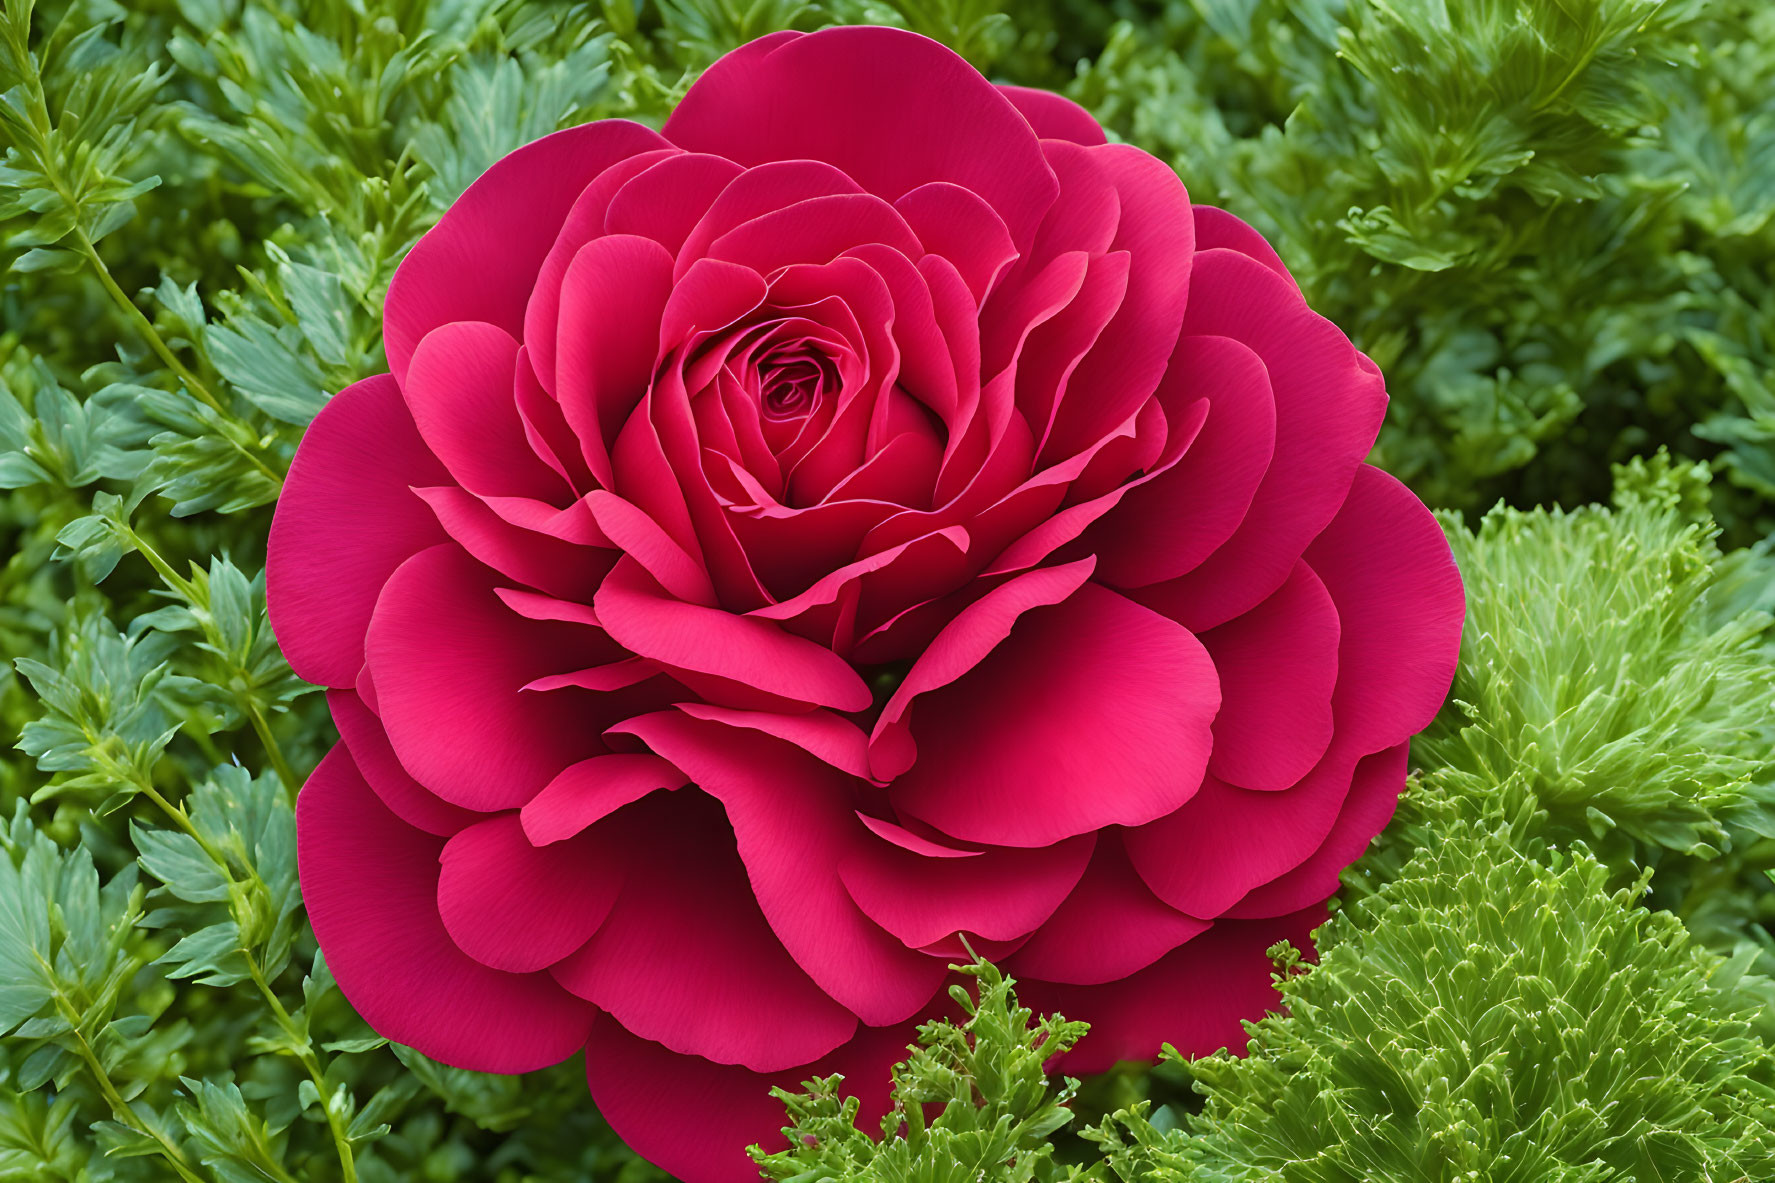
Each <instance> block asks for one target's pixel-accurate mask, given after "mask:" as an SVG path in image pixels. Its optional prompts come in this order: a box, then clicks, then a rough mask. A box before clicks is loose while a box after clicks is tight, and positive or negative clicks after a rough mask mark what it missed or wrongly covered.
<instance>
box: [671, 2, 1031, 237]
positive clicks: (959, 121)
mask: <svg viewBox="0 0 1775 1183" xmlns="http://www.w3.org/2000/svg"><path fill="white" fill-rule="evenodd" d="M889 96H891V97H889ZM665 135H666V138H667V139H669V140H671V141H672V142H673V143H674V144H677V145H679V146H680V147H683V148H688V149H690V150H691V151H695V152H710V153H713V154H715V155H718V156H725V157H727V158H728V159H730V160H735V161H738V162H739V163H740V164H744V165H757V164H763V163H765V162H766V161H773V160H797V159H806V160H820V161H825V162H826V163H828V164H834V165H837V166H838V167H839V168H841V169H843V170H844V171H845V172H846V173H848V174H850V176H851V177H852V178H854V179H855V180H856V181H857V183H858V184H860V185H862V186H863V187H864V188H865V189H867V190H869V191H870V192H872V193H874V194H876V195H877V196H880V197H883V198H886V199H887V200H889V201H895V200H898V199H899V197H900V196H901V195H902V194H904V193H905V192H907V191H908V190H910V189H913V188H916V187H917V186H919V185H922V184H924V183H926V182H927V181H953V182H955V183H956V184H958V185H961V186H962V187H964V188H967V189H972V190H973V191H974V192H976V193H978V194H980V196H982V197H984V198H986V200H987V201H988V202H989V203H990V204H991V205H992V207H993V208H994V209H996V210H997V211H998V212H999V214H1000V216H1002V217H1003V218H1004V219H1005V224H1006V225H1007V226H1008V227H1010V230H1011V234H1012V237H1013V238H1014V239H1016V241H1017V242H1018V243H1019V245H1022V246H1027V245H1028V243H1029V241H1030V236H1031V235H1033V233H1034V230H1035V224H1036V222H1037V221H1038V220H1039V218H1040V217H1041V214H1042V211H1043V210H1045V209H1046V208H1047V207H1048V205H1049V204H1050V203H1051V202H1052V201H1053V200H1054V194H1055V192H1056V188H1055V184H1054V177H1053V174H1052V173H1051V172H1050V171H1049V170H1048V167H1047V165H1046V163H1045V162H1044V161H1043V160H1042V155H1041V148H1040V145H1039V142H1038V141H1037V139H1036V137H1035V135H1034V133H1033V132H1032V131H1031V130H1030V127H1029V124H1028V122H1027V121H1025V119H1024V118H1023V116H1022V115H1020V114H1018V112H1017V109H1016V108H1015V107H1014V106H1012V105H1011V103H1010V101H1009V100H1008V99H1006V98H1005V97H1004V96H1003V95H1002V94H1000V93H999V92H998V91H997V90H996V89H995V88H994V87H993V86H992V84H991V83H989V82H987V81H986V80H985V79H984V78H982V77H981V76H980V73H979V71H977V70H975V69H974V68H973V67H972V66H970V65H968V63H967V62H965V61H963V60H962V59H961V58H960V57H958V56H956V55H955V54H954V53H953V52H951V51H950V50H948V49H947V48H945V47H943V46H942V45H939V44H938V43H937V42H935V41H932V40H930V39H929V38H926V37H921V36H919V35H917V34H915V33H907V32H904V31H902V30H899V29H888V28H879V27H850V28H835V29H826V30H824V31H822V32H819V33H814V34H811V35H809V36H805V37H793V38H784V39H782V40H780V41H775V42H772V43H771V44H770V45H768V46H765V45H763V44H762V43H754V44H753V45H752V46H750V47H748V49H747V50H746V51H744V52H741V53H734V54H729V55H728V56H727V57H725V58H722V59H721V60H720V61H718V62H716V63H715V64H714V65H713V66H711V67H710V68H709V69H708V71H707V72H705V73H704V74H703V76H702V77H701V78H700V79H699V80H698V81H697V82H696V84H695V85H694V86H692V87H691V88H690V93H688V94H687V95H685V96H684V99H683V101H682V102H680V103H679V104H678V109H677V110H676V111H674V112H673V113H672V117H671V118H670V119H669V120H667V121H666V126H665Z"/></svg>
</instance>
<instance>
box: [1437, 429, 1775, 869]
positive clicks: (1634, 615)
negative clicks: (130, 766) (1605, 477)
mask: <svg viewBox="0 0 1775 1183" xmlns="http://www.w3.org/2000/svg"><path fill="white" fill-rule="evenodd" d="M1707 479H1708V478H1707V472H1706V470H1705V468H1701V467H1690V466H1676V467H1673V466H1672V465H1671V464H1670V462H1669V461H1668V460H1667V459H1665V458H1662V457H1661V458H1659V459H1658V460H1657V461H1656V462H1655V463H1654V464H1652V465H1649V466H1646V465H1639V466H1634V467H1632V468H1629V469H1625V470H1623V471H1622V473H1621V476H1620V480H1619V483H1618V486H1617V492H1616V499H1615V502H1616V503H1615V506H1614V508H1612V509H1611V508H1606V507H1601V506H1584V507H1581V508H1579V509H1576V510H1571V511H1569V512H1568V511H1559V510H1532V511H1526V512H1525V511H1521V510H1515V509H1510V508H1507V507H1500V508H1498V509H1496V510H1493V511H1492V512H1491V513H1489V514H1487V515H1486V516H1485V517H1484V518H1483V519H1482V520H1481V521H1480V523H1479V525H1478V527H1477V528H1476V529H1474V530H1472V531H1469V530H1467V529H1466V528H1465V527H1463V526H1462V525H1460V524H1459V523H1458V521H1455V520H1453V519H1451V520H1450V521H1449V522H1448V527H1449V538H1450V541H1451V542H1452V543H1453V546H1454V552H1455V561H1456V562H1457V563H1458V564H1459V565H1460V568H1461V571H1462V573H1463V575H1464V577H1465V581H1466V586H1467V628H1466V632H1465V634H1464V636H1463V640H1462V650H1463V651H1462V654H1461V664H1460V668H1459V671H1458V672H1457V673H1456V676H1455V684H1454V688H1453V690H1452V691H1451V692H1450V699H1451V701H1450V704H1449V706H1448V707H1447V708H1445V709H1444V710H1443V712H1442V714H1441V716H1440V717H1439V718H1438V719H1437V720H1436V722H1435V723H1434V724H1432V725H1431V727H1430V728H1429V729H1428V730H1427V731H1426V732H1425V733H1424V734H1423V735H1422V736H1421V737H1419V738H1418V739H1417V740H1416V741H1415V743H1414V744H1413V749H1412V756H1413V761H1414V763H1415V764H1417V765H1419V766H1421V767H1423V768H1424V769H1426V772H1425V788H1424V792H1425V795H1426V796H1428V797H1431V798H1435V797H1438V796H1442V797H1463V798H1469V799H1471V802H1472V803H1471V804H1470V805H1466V806H1463V812H1468V813H1478V812H1480V811H1482V810H1486V809H1490V810H1494V811H1497V812H1500V813H1505V814H1508V813H1514V812H1515V810H1516V808H1517V806H1518V805H1519V803H1520V802H1522V801H1532V802H1533V803H1534V804H1535V805H1536V806H1537V807H1538V808H1540V809H1542V810H1545V811H1546V813H1547V832H1548V833H1549V834H1550V835H1551V836H1553V837H1554V838H1556V839H1558V840H1561V841H1569V840H1570V839H1572V838H1577V837H1582V838H1584V839H1585V840H1587V841H1589V842H1591V843H1593V844H1599V845H1600V847H1601V849H1604V850H1613V849H1617V848H1622V849H1621V853H1622V855H1623V856H1624V857H1643V856H1644V853H1645V852H1647V851H1648V850H1649V849H1652V848H1663V849H1665V850H1669V851H1674V852H1677V853H1683V854H1694V855H1700V856H1704V857H1710V856H1713V855H1716V854H1718V853H1720V852H1721V851H1722V850H1725V849H1729V848H1731V846H1732V845H1733V843H1734V841H1740V842H1742V841H1743V840H1744V839H1745V838H1746V836H1747V834H1748V835H1762V836H1768V835H1771V834H1775V790H1772V789H1771V786H1770V784H1769V779H1768V778H1769V773H1770V771H1771V761H1772V757H1775V752H1772V750H1771V745H1770V735H1771V714H1772V711H1775V664H1771V662H1770V661H1769V655H1768V648H1767V647H1768V643H1769V636H1768V634H1769V628H1770V623H1771V621H1770V617H1769V615H1768V614H1767V613H1766V612H1764V611H1761V610H1759V609H1757V608H1748V609H1744V610H1742V611H1736V612H1722V611H1721V610H1720V606H1719V605H1718V604H1717V603H1716V591H1715V589H1716V585H1717V584H1718V583H1719V581H1720V578H1721V555H1720V552H1719V550H1718V548H1717V547H1716V546H1715V544H1714V538H1715V535H1716V534H1717V532H1718V531H1717V530H1716V528H1715V527H1714V526H1713V524H1712V522H1711V520H1710V519H1709V518H1708V517H1707V513H1706V509H1705V505H1706V494H1707Z"/></svg>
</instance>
